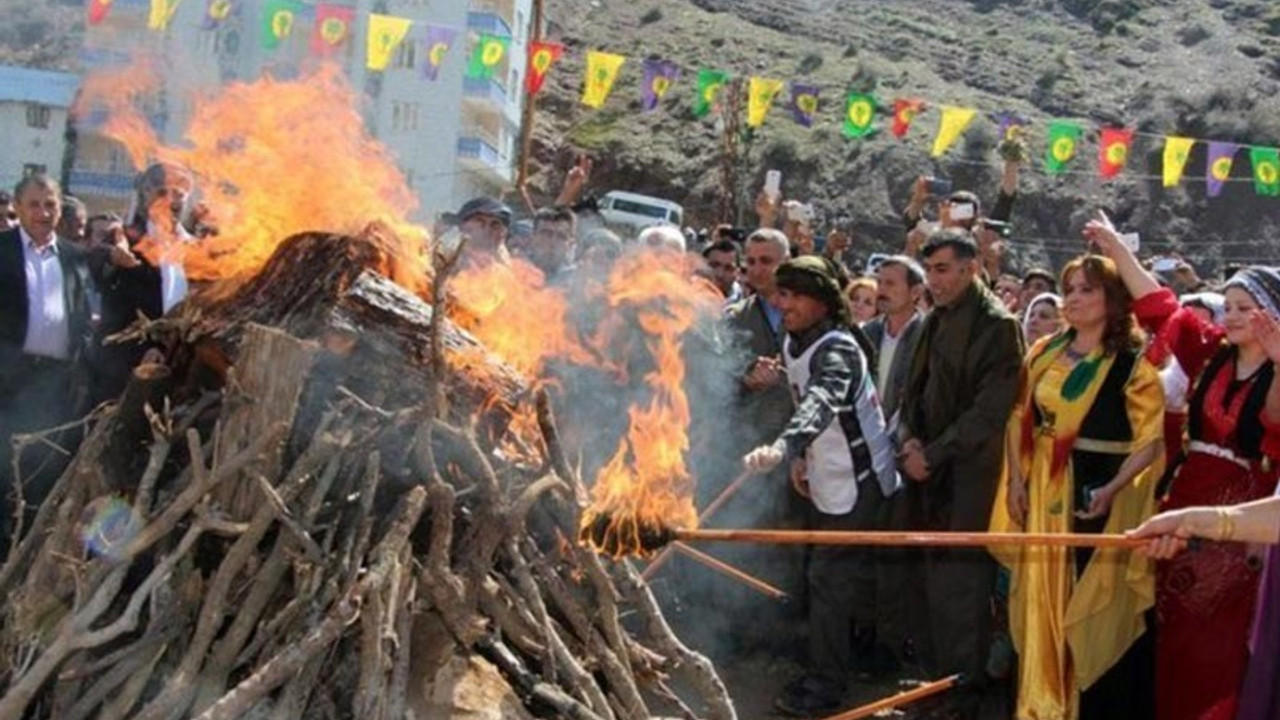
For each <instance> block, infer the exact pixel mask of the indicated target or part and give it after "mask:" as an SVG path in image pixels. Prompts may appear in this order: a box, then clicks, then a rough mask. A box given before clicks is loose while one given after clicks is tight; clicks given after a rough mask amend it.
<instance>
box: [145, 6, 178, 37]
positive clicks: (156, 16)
mask: <svg viewBox="0 0 1280 720" xmlns="http://www.w3.org/2000/svg"><path fill="white" fill-rule="evenodd" d="M180 2H182V0H151V12H150V13H149V14H148V15H147V29H148V30H158V31H162V32H163V31H164V30H165V29H167V28H168V27H169V21H170V20H172V19H173V14H174V13H175V12H177V10H178V3H180Z"/></svg>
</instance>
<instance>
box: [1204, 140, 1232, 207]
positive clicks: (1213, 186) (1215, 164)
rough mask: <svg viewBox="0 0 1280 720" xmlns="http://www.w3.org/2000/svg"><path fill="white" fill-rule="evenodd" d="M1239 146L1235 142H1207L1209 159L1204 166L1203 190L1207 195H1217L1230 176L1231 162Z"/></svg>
mask: <svg viewBox="0 0 1280 720" xmlns="http://www.w3.org/2000/svg"><path fill="white" fill-rule="evenodd" d="M1239 149H1240V146H1239V145H1237V144H1235V143H1229V142H1218V141H1214V142H1211V143H1209V159H1208V162H1207V163H1206V166H1205V171H1204V182H1205V191H1206V194H1207V195H1208V196H1209V197H1218V194H1219V193H1221V192H1222V186H1223V184H1224V183H1226V182H1227V178H1230V177H1231V164H1232V162H1233V161H1234V160H1235V156H1236V151H1237V150H1239Z"/></svg>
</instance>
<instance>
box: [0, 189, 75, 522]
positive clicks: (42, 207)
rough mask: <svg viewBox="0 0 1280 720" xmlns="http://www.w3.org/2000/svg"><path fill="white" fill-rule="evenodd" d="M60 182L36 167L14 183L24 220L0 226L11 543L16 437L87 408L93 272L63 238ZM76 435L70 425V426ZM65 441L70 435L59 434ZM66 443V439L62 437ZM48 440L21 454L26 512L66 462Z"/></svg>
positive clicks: (1, 478)
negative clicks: (2, 228)
mask: <svg viewBox="0 0 1280 720" xmlns="http://www.w3.org/2000/svg"><path fill="white" fill-rule="evenodd" d="M60 198H61V190H60V188H59V187H58V183H57V182H55V181H53V180H51V179H50V178H48V177H46V176H44V175H40V174H36V175H32V176H29V177H27V178H24V179H23V180H22V181H21V182H20V183H18V186H17V189H16V190H15V191H14V203H15V206H16V210H17V213H18V227H17V228H14V229H12V230H7V231H5V232H2V233H0V485H2V486H3V493H0V496H2V497H3V501H0V530H3V532H2V533H0V534H3V540H0V545H3V546H4V547H7V543H8V540H9V537H8V536H9V527H10V523H11V522H12V517H11V514H12V513H11V511H10V505H9V502H10V496H11V495H12V494H13V493H14V492H15V487H14V481H15V478H14V477H13V463H12V461H11V455H12V452H11V446H10V442H9V440H10V437H11V436H12V435H13V434H14V433H23V432H31V431H33V430H39V429H44V428H48V427H53V426H56V425H59V424H62V423H65V422H66V421H68V420H70V419H72V418H73V417H75V416H76V415H77V414H78V413H80V412H81V411H83V410H84V409H85V408H84V397H85V395H84V393H85V391H86V388H87V385H86V383H85V381H84V380H85V373H84V366H85V365H84V363H85V361H86V360H87V358H86V356H87V354H88V352H89V348H90V340H89V337H90V324H91V316H90V306H89V291H90V284H89V272H88V267H87V263H86V262H85V256H84V252H83V251H82V250H80V249H79V248H77V247H76V246H75V245H73V244H72V243H69V242H66V241H63V240H61V239H59V238H58V236H57V232H56V230H55V227H56V223H57V222H58V217H59V215H60V213H61V200H60ZM67 435H68V436H70V433H68V434H67ZM60 439H61V440H62V441H64V442H65V441H67V440H69V437H64V438H60ZM64 447H66V446H65V445H64ZM66 463H67V459H66V456H65V455H63V454H61V453H56V452H53V451H51V450H50V449H49V448H47V447H45V446H40V447H34V448H27V449H26V450H25V451H24V452H23V454H22V458H21V463H20V468H19V469H20V472H21V473H22V475H21V479H22V481H23V487H22V491H23V495H22V497H23V501H24V503H25V505H26V506H27V509H28V512H31V511H33V510H34V508H35V507H37V506H38V505H39V502H40V501H41V500H43V498H44V495H45V494H47V492H48V490H49V488H50V487H51V486H52V485H53V482H54V481H55V480H56V479H57V476H58V475H59V474H60V473H61V471H62V470H63V469H64V468H65V466H66Z"/></svg>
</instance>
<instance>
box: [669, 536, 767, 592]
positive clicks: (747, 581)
mask: <svg viewBox="0 0 1280 720" xmlns="http://www.w3.org/2000/svg"><path fill="white" fill-rule="evenodd" d="M670 547H672V548H673V549H675V550H679V551H680V552H682V553H684V554H685V555H688V556H689V557H691V558H693V559H694V560H697V561H698V562H700V563H702V564H703V565H706V566H707V567H709V568H711V569H712V570H715V571H716V572H719V573H721V574H723V575H725V576H726V577H730V578H732V579H734V580H737V581H738V582H740V583H742V584H743V585H746V586H747V587H750V588H752V589H753V590H758V591H759V592H761V593H763V594H765V595H768V596H769V597H771V598H773V599H774V600H787V599H789V598H790V596H789V595H787V594H786V593H785V592H783V591H782V590H779V589H778V588H776V587H774V586H772V585H770V584H769V583H767V582H765V581H763V580H761V579H759V578H757V577H755V576H754V575H748V574H747V573H745V572H743V571H741V570H739V569H738V568H736V567H734V566H732V565H730V564H729V563H726V562H724V561H723V560H720V559H719V558H716V557H712V556H711V555H708V554H706V553H704V552H702V551H701V550H699V549H697V548H694V547H690V546H688V545H685V544H684V543H681V542H678V543H672V544H671V546H670Z"/></svg>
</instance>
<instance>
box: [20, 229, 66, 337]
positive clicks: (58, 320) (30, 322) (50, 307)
mask: <svg viewBox="0 0 1280 720" xmlns="http://www.w3.org/2000/svg"><path fill="white" fill-rule="evenodd" d="M18 232H19V234H20V235H21V238H22V268H23V270H24V271H26V275H27V337H26V340H25V341H24V342H23V344H22V352H23V353H24V354H27V355H39V356H41V357H48V358H55V359H58V360H66V359H68V358H69V357H71V328H70V323H69V321H68V316H67V315H68V314H67V299H66V296H65V294H64V290H63V286H62V262H61V261H60V260H59V259H58V239H57V237H54V238H53V239H52V240H51V241H49V243H48V244H46V245H45V246H44V247H40V248H38V247H36V244H35V241H34V240H33V239H32V238H31V236H30V235H28V234H27V231H26V229H25V228H22V229H20V230H19V231H18Z"/></svg>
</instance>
